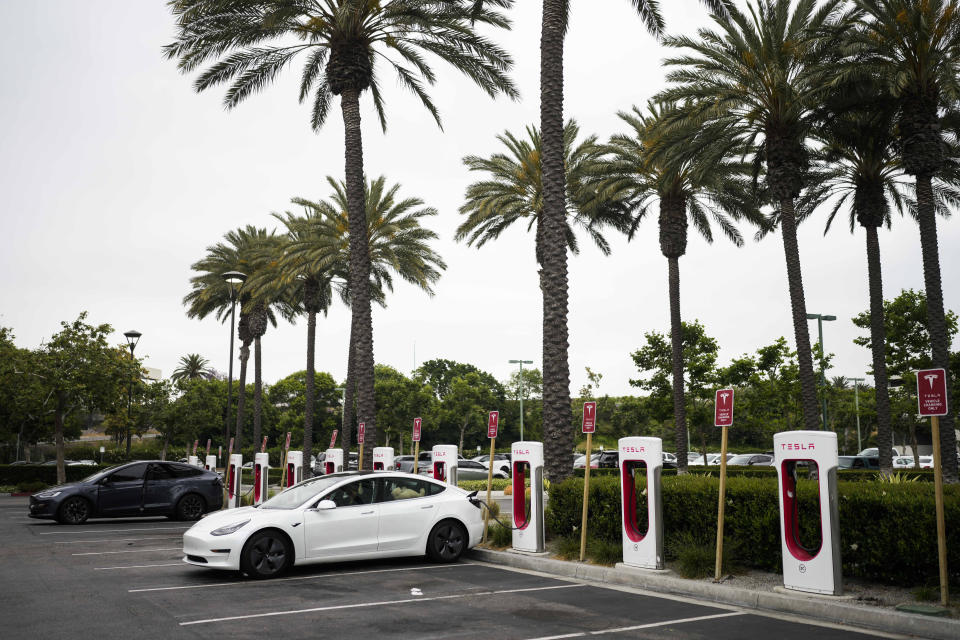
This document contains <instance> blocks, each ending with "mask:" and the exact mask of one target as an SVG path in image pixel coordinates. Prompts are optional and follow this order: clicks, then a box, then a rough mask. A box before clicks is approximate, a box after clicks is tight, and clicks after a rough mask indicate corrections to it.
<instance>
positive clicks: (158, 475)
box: [147, 464, 174, 482]
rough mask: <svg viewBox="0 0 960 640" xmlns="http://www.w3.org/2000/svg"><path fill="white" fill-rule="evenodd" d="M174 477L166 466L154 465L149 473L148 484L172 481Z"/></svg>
mask: <svg viewBox="0 0 960 640" xmlns="http://www.w3.org/2000/svg"><path fill="white" fill-rule="evenodd" d="M173 477H174V476H173V474H172V473H170V468H169V467H168V466H167V465H165V464H152V465H150V469H149V470H148V471H147V482H154V481H157V480H172V479H173Z"/></svg>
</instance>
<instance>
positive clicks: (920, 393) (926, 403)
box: [917, 369, 949, 416]
mask: <svg viewBox="0 0 960 640" xmlns="http://www.w3.org/2000/svg"><path fill="white" fill-rule="evenodd" d="M917 404H918V405H919V407H920V415H922V416H945V415H947V414H948V413H949V411H947V372H946V371H944V370H943V369H924V370H922V371H917Z"/></svg>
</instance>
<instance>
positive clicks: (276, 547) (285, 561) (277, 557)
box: [240, 530, 293, 580]
mask: <svg viewBox="0 0 960 640" xmlns="http://www.w3.org/2000/svg"><path fill="white" fill-rule="evenodd" d="M291 564H293V549H292V548H291V546H290V542H289V541H288V540H287V538H286V536H284V535H282V534H281V533H279V532H277V531H270V530H267V531H261V532H259V533H255V534H254V535H253V536H251V537H250V539H249V540H248V541H247V544H245V545H244V547H243V552H242V553H241V554H240V570H241V571H243V572H244V573H246V574H247V575H248V576H250V577H251V578H257V579H258V580H262V579H264V578H273V577H275V576H278V575H280V574H281V573H283V572H284V571H285V570H286V569H287V568H288V567H289V566H290V565H291Z"/></svg>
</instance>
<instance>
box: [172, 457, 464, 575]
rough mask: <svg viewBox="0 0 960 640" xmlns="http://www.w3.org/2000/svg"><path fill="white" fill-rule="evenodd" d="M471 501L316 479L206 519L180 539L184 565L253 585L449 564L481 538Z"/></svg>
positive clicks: (362, 478)
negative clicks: (234, 574)
mask: <svg viewBox="0 0 960 640" xmlns="http://www.w3.org/2000/svg"><path fill="white" fill-rule="evenodd" d="M473 496H474V494H469V493H467V492H466V491H464V490H463V489H459V488H457V487H452V486H449V485H446V484H443V483H441V482H436V481H434V480H431V479H429V478H424V477H423V476H415V475H413V474H409V473H399V472H377V473H372V472H366V471H363V472H357V471H352V472H346V473H337V474H332V475H325V476H319V477H315V478H311V479H309V480H305V481H303V482H301V483H300V484H297V485H294V486H292V487H290V488H289V489H287V490H286V491H284V492H282V493H280V494H278V495H276V496H274V497H273V498H271V499H269V500H267V501H266V502H264V503H263V504H262V505H260V506H259V507H243V508H241V509H228V510H224V511H217V512H215V513H210V514H208V515H207V516H206V517H204V518H203V519H202V520H200V521H199V522H197V523H196V524H195V525H193V526H192V527H191V528H190V529H189V530H188V531H187V532H186V533H184V534H183V553H184V558H183V560H184V562H187V563H189V564H193V565H197V566H200V567H209V568H212V569H231V570H234V571H236V570H239V571H243V572H244V573H246V574H248V575H250V576H252V577H254V578H270V577H273V576H276V575H278V574H280V573H281V572H283V571H284V570H285V569H287V568H288V567H290V566H291V565H294V564H297V565H301V564H312V563H320V562H335V561H341V560H367V559H371V558H390V557H396V556H418V555H423V554H426V555H427V556H428V557H429V558H430V559H432V560H434V561H438V562H453V561H454V560H456V559H457V558H459V557H460V554H462V553H463V552H464V551H465V550H467V549H469V548H471V547H473V546H475V545H476V544H477V543H478V542H480V538H481V536H482V534H483V519H482V518H481V511H480V508H479V503H477V502H475V500H474V498H473Z"/></svg>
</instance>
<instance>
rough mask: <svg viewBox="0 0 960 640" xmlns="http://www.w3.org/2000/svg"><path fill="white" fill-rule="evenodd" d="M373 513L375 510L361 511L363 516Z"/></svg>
mask: <svg viewBox="0 0 960 640" xmlns="http://www.w3.org/2000/svg"><path fill="white" fill-rule="evenodd" d="M371 513H373V511H361V512H360V515H362V516H368V515H370V514H371Z"/></svg>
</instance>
